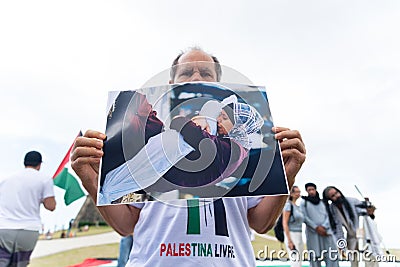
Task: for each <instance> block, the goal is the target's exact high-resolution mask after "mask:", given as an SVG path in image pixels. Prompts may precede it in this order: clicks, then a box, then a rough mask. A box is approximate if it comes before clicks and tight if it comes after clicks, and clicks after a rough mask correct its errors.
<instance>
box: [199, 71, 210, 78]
mask: <svg viewBox="0 0 400 267" xmlns="http://www.w3.org/2000/svg"><path fill="white" fill-rule="evenodd" d="M201 77H211V73H210V72H202V73H201Z"/></svg>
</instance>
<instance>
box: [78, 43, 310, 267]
mask: <svg viewBox="0 0 400 267" xmlns="http://www.w3.org/2000/svg"><path fill="white" fill-rule="evenodd" d="M198 62H210V63H213V65H214V68H203V66H202V65H201V64H197V63H198ZM184 63H191V64H186V65H185V68H184V69H183V68H182V69H181V68H180V67H179V66H180V65H179V64H184ZM173 66H175V67H173V69H172V70H173V71H171V81H170V83H176V82H193V81H210V82H218V81H219V80H220V76H221V69H220V65H219V62H218V60H217V59H216V58H215V57H213V56H210V55H209V54H207V53H205V52H204V51H202V50H201V49H199V48H192V49H190V50H188V51H187V52H185V53H182V54H180V55H179V56H178V57H177V58H176V59H175V60H174V63H173ZM273 131H274V132H275V138H276V139H277V140H279V142H280V145H281V150H282V158H283V162H284V164H285V171H286V175H287V178H288V185H289V187H291V186H292V185H293V183H294V180H295V176H296V174H297V173H298V171H299V170H300V168H301V165H302V164H303V162H304V160H305V147H304V143H303V141H302V139H301V135H300V133H299V132H298V131H295V130H290V129H288V128H283V127H274V129H273ZM105 138H106V136H105V135H104V134H103V133H100V132H97V131H92V130H89V131H87V132H86V133H85V135H84V136H83V137H79V138H77V140H76V142H75V145H74V149H73V153H72V157H71V159H72V167H73V169H74V170H75V172H76V173H77V174H78V176H79V177H80V179H81V180H82V184H83V185H84V187H85V188H86V190H87V191H88V192H89V194H90V195H91V197H92V198H93V199H94V200H95V201H96V199H97V189H98V188H97V187H98V182H97V179H98V172H99V163H100V160H101V157H102V156H103V151H102V147H103V141H104V139H105ZM286 199H287V196H285V195H283V196H264V197H237V198H224V199H222V198H221V199H218V200H216V201H213V199H204V200H203V199H197V200H191V201H188V202H186V201H185V200H176V201H173V202H169V203H163V202H156V201H153V202H145V203H138V204H132V205H114V206H102V207H98V208H99V210H100V212H101V214H102V215H103V217H104V219H105V220H106V221H107V222H108V223H109V224H110V225H111V226H112V227H113V228H114V229H115V230H116V231H117V232H118V233H120V234H121V235H123V236H126V235H129V234H131V233H132V232H133V231H135V236H134V244H133V248H132V252H131V255H130V260H129V263H128V265H127V266H143V265H149V266H151V265H166V266H169V265H173V264H177V263H179V264H180V265H182V264H184V265H199V264H203V265H206V266H208V265H216V264H218V265H232V266H254V265H255V257H254V255H253V248H252V245H251V239H250V228H253V229H254V230H256V231H257V232H259V233H265V232H266V231H268V230H269V229H270V228H272V226H273V225H274V224H275V221H276V219H277V217H278V216H279V214H280V213H281V211H282V208H283V206H284V204H285V202H286ZM200 202H202V203H203V202H204V203H205V204H203V205H205V206H204V208H202V209H199V203H200ZM177 256H178V257H177Z"/></svg>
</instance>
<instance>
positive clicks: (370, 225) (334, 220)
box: [323, 186, 382, 267]
mask: <svg viewBox="0 0 400 267" xmlns="http://www.w3.org/2000/svg"><path fill="white" fill-rule="evenodd" d="M323 201H324V204H325V207H326V210H327V212H328V215H329V221H330V224H331V227H332V229H333V232H334V234H335V237H336V239H337V240H340V239H342V240H344V239H345V238H344V231H343V227H344V228H345V229H346V232H347V236H346V239H345V240H346V241H347V250H348V251H350V252H352V251H360V250H363V249H367V250H368V251H370V252H371V254H372V255H371V256H372V257H371V258H370V259H369V260H367V261H366V262H365V266H368V267H369V266H378V263H377V262H374V261H373V258H374V257H373V256H376V255H377V254H379V255H381V254H382V253H381V251H380V249H377V248H379V245H380V243H381V240H380V237H378V236H379V235H378V234H377V233H376V227H375V225H374V222H373V221H372V219H373V218H375V215H374V211H375V207H374V206H373V205H372V204H371V202H369V199H366V200H365V201H360V200H358V199H356V198H352V197H345V196H344V195H343V194H342V192H340V190H339V189H337V188H336V187H334V186H328V187H327V188H325V190H324V193H323ZM329 201H331V203H329ZM360 229H363V230H364V231H360ZM357 232H359V233H361V232H364V236H362V237H361V236H360V235H357ZM358 238H361V240H360V241H362V242H361V243H362V244H364V245H363V247H359V246H358V245H359V240H358ZM365 245H368V248H367V247H366V246H365ZM340 249H342V248H340ZM356 255H357V253H349V254H347V255H346V256H347V257H348V260H349V261H351V266H352V267H357V266H358V262H359V260H360V257H356Z"/></svg>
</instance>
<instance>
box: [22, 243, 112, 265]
mask: <svg viewBox="0 0 400 267" xmlns="http://www.w3.org/2000/svg"><path fill="white" fill-rule="evenodd" d="M118 251H119V243H115V244H107V245H99V246H91V247H85V248H79V249H72V250H67V251H63V252H60V253H56V254H53V255H50V256H45V257H41V258H35V259H31V263H30V264H29V267H64V266H69V265H74V264H78V263H81V262H82V261H84V260H85V259H87V258H117V257H118Z"/></svg>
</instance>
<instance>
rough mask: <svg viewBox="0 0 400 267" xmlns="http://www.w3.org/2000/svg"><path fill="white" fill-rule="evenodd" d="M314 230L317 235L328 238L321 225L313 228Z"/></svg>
mask: <svg viewBox="0 0 400 267" xmlns="http://www.w3.org/2000/svg"><path fill="white" fill-rule="evenodd" d="M315 230H316V231H317V233H318V234H319V235H320V236H328V234H327V233H326V229H325V227H323V226H321V225H318V226H317V228H315Z"/></svg>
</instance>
